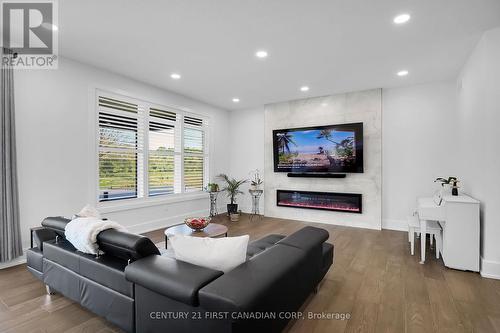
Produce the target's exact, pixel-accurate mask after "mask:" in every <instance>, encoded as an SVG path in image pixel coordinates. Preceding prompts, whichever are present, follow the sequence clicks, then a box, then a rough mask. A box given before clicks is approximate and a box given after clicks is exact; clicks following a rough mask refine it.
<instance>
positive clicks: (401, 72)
mask: <svg viewBox="0 0 500 333" xmlns="http://www.w3.org/2000/svg"><path fill="white" fill-rule="evenodd" d="M408 73H409V72H408V71H407V70H402V71H399V72H398V76H406V75H408Z"/></svg>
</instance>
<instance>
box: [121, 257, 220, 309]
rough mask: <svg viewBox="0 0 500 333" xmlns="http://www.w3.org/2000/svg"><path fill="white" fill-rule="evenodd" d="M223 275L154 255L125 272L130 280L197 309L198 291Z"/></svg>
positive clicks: (132, 265)
mask: <svg viewBox="0 0 500 333" xmlns="http://www.w3.org/2000/svg"><path fill="white" fill-rule="evenodd" d="M221 275H223V273H222V272H220V271H216V270H213V269H210V268H205V267H201V266H196V265H192V264H190V263H187V262H183V261H179V260H175V259H172V258H167V257H162V256H159V255H152V256H149V257H146V258H143V259H139V260H137V261H135V262H133V263H131V264H130V265H128V266H127V267H126V268H125V277H126V279H127V280H129V281H131V282H134V283H135V284H138V285H141V286H143V287H145V288H147V289H149V290H151V291H154V292H157V293H159V294H161V295H163V296H166V297H168V298H171V299H174V300H176V301H179V302H182V303H185V304H188V305H192V306H197V305H198V303H199V301H198V290H200V288H202V287H204V286H205V285H207V284H208V283H210V282H211V281H213V280H215V279H217V278H218V277H220V276H221Z"/></svg>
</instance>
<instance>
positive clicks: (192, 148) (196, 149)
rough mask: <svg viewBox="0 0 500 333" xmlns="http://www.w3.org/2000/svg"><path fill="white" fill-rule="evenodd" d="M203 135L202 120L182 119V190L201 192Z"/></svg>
mask: <svg viewBox="0 0 500 333" xmlns="http://www.w3.org/2000/svg"><path fill="white" fill-rule="evenodd" d="M204 147H205V133H204V131H203V120H202V119H200V118H195V117H190V116H185V117H184V172H183V175H184V190H185V191H186V192H193V191H201V190H203V178H204V171H205V170H204V165H205V156H204V153H205V152H204Z"/></svg>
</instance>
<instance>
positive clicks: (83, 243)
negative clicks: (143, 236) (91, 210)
mask: <svg viewBox="0 0 500 333" xmlns="http://www.w3.org/2000/svg"><path fill="white" fill-rule="evenodd" d="M107 229H116V230H120V231H127V230H126V229H125V228H124V227H122V226H121V225H120V224H118V223H116V222H113V221H103V220H101V219H97V218H95V217H78V218H76V219H74V220H71V222H69V223H68V224H67V225H66V229H65V231H64V235H65V236H66V239H67V240H68V241H69V242H70V243H71V244H72V245H73V246H74V247H75V248H76V249H77V250H78V251H81V252H84V253H90V254H97V251H98V246H97V235H98V234H99V233H100V232H101V231H104V230H107Z"/></svg>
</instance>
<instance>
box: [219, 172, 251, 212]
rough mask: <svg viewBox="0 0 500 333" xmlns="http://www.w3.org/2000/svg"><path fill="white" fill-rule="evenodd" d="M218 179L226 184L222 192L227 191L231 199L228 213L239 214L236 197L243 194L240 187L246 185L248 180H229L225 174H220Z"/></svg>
mask: <svg viewBox="0 0 500 333" xmlns="http://www.w3.org/2000/svg"><path fill="white" fill-rule="evenodd" d="M217 177H218V178H220V179H222V180H223V181H224V182H225V183H226V185H225V186H224V187H223V188H222V191H225V192H226V193H227V196H228V198H230V200H231V203H228V204H227V213H228V214H231V213H237V212H238V204H237V203H236V197H237V196H238V194H243V192H242V191H241V190H240V186H241V185H243V184H245V183H246V182H247V180H246V179H242V180H236V179H234V178H229V177H228V176H227V175H225V174H220V175H219V176H217Z"/></svg>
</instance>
